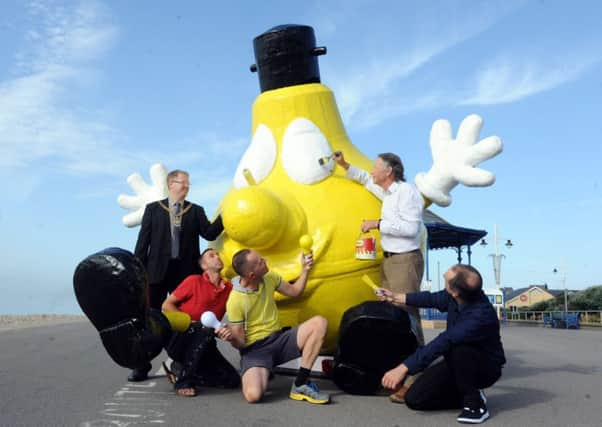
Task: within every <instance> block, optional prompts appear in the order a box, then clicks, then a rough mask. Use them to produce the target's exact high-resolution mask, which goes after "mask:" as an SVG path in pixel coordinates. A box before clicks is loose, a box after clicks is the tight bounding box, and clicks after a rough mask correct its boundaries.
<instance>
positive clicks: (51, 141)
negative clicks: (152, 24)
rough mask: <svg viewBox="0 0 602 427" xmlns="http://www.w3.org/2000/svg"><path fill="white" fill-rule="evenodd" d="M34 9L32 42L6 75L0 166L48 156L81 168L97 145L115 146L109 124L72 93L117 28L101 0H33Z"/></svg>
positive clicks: (0, 85)
mask: <svg viewBox="0 0 602 427" xmlns="http://www.w3.org/2000/svg"><path fill="white" fill-rule="evenodd" d="M29 11H30V15H31V16H30V18H31V21H33V22H35V23H36V27H35V28H31V29H27V30H25V32H24V35H23V36H24V38H25V41H26V47H25V48H24V49H22V50H21V51H19V52H17V53H16V54H15V58H16V62H15V69H14V71H13V74H15V75H16V76H15V77H13V78H10V79H7V80H4V81H1V82H0V148H1V149H2V154H3V156H2V157H1V158H0V167H3V168H5V169H19V168H24V167H31V166H32V165H34V164H35V163H36V162H38V161H41V160H44V161H59V162H60V163H66V167H67V168H69V169H72V170H78V169H80V168H81V167H82V165H84V164H86V163H87V162H88V163H92V162H93V161H94V159H95V158H97V154H98V153H97V152H98V151H99V148H107V149H108V150H109V151H113V150H111V143H110V141H111V140H112V139H113V138H114V136H115V135H114V131H113V130H112V129H111V128H110V126H108V125H106V124H104V123H101V122H95V121H91V120H89V119H86V118H82V117H80V116H79V114H78V112H77V111H76V109H75V108H74V107H72V106H69V105H68V102H67V101H68V100H67V94H68V93H69V91H70V90H72V88H73V87H74V86H76V85H77V84H79V83H80V82H81V81H83V80H85V78H86V77H87V76H88V75H89V74H90V71H89V68H90V66H91V65H92V63H93V61H95V60H97V59H99V58H100V57H101V56H102V55H103V54H104V53H105V52H106V51H107V49H109V48H110V47H111V46H112V45H113V43H114V41H115V39H116V37H117V34H118V31H117V29H116V28H115V27H114V26H112V25H110V24H107V23H105V16H106V14H105V12H104V10H103V8H102V6H101V5H100V4H99V3H96V2H81V3H79V4H78V5H77V6H76V7H75V8H74V9H73V10H69V11H66V10H64V9H61V8H60V7H50V6H49V5H47V4H46V3H42V2H32V3H30V5H29ZM105 164H106V163H105Z"/></svg>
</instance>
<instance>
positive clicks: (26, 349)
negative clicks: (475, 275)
mask: <svg viewBox="0 0 602 427" xmlns="http://www.w3.org/2000/svg"><path fill="white" fill-rule="evenodd" d="M425 332H426V333H427V334H426V335H427V339H430V338H432V337H433V336H434V335H435V333H436V332H437V331H432V330H427V331H425ZM502 335H503V342H504V345H505V348H506V355H507V359H508V365H507V367H506V368H505V369H504V374H503V377H502V379H501V380H500V382H499V383H498V384H496V386H494V387H493V388H492V389H490V390H489V391H488V392H487V395H488V398H489V408H490V412H491V415H492V417H491V419H490V420H488V421H487V422H486V423H485V424H484V425H486V426H490V427H493V426H590V427H598V426H600V425H602V410H601V408H602V398H601V396H602V362H601V360H602V356H601V355H602V331H590V330H579V331H574V330H552V329H544V328H542V327H526V326H505V327H504V328H503V330H502ZM0 347H1V348H2V351H1V352H0V392H1V393H2V396H3V398H2V399H1V400H0V425H2V426H5V425H6V426H39V425H44V426H59V425H72V426H122V427H124V426H127V427H133V426H157V425H165V426H172V425H174V426H175V425H178V426H211V427H226V426H227V427H231V426H241V427H242V426H244V427H248V426H253V427H264V426H265V427H267V426H287V427H293V426H358V427H360V426H362V427H363V426H391V427H393V426H455V425H459V424H457V423H456V421H455V416H456V415H457V412H458V411H441V412H435V413H419V412H414V411H411V410H409V409H407V408H406V407H405V406H404V405H394V404H392V403H390V402H389V401H388V399H387V398H386V397H384V396H369V397H364V396H351V395H347V394H345V393H342V392H340V391H339V390H337V389H336V387H335V386H334V385H333V384H332V383H331V382H329V381H326V380H320V381H319V383H320V385H321V387H322V388H324V389H325V390H328V391H330V392H331V393H332V394H333V403H332V404H331V405H327V406H315V405H309V404H307V403H302V402H295V401H291V400H289V399H288V398H287V394H288V389H289V387H290V382H291V378H289V377H282V376H277V377H276V379H275V380H274V381H272V382H271V383H270V390H271V391H270V393H269V394H268V396H267V397H266V399H265V401H264V402H263V403H261V404H257V405H249V404H247V403H245V402H244V401H243V399H242V396H241V394H240V391H238V390H236V391H229V390H217V389H213V390H212V389H207V390H204V391H203V392H202V393H201V395H199V396H198V397H196V398H181V397H176V396H175V395H174V394H173V392H172V390H171V387H170V386H169V385H168V383H167V381H166V379H165V377H164V376H162V375H160V373H157V375H156V376H155V377H153V378H151V379H149V380H148V381H146V382H143V383H140V384H130V383H127V381H126V376H127V370H125V369H123V368H120V367H118V366H117V365H115V364H114V363H113V362H112V361H111V360H110V359H109V357H108V355H107V354H106V353H105V352H104V349H103V348H102V345H101V344H100V340H99V338H98V335H97V333H96V331H95V330H94V329H93V328H92V326H91V325H90V324H89V323H88V322H76V323H70V324H64V325H53V326H46V327H36V328H28V329H20V330H12V331H1V332H0ZM224 350H225V351H227V357H229V358H231V359H232V360H233V361H235V362H236V360H237V359H238V358H237V354H236V352H234V351H232V350H231V348H229V347H228V346H226V347H224ZM158 361H159V359H157V360H156V361H155V362H154V363H153V371H158V370H159V366H160V364H159V363H158Z"/></svg>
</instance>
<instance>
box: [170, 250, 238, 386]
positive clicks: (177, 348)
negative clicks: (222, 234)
mask: <svg viewBox="0 0 602 427" xmlns="http://www.w3.org/2000/svg"><path fill="white" fill-rule="evenodd" d="M199 263H200V266H201V268H202V269H203V271H204V272H203V274H193V275H190V276H188V277H187V278H186V279H184V281H183V282H182V283H181V284H180V285H179V286H178V287H177V288H176V289H175V290H174V291H173V293H172V294H171V295H169V296H168V297H167V299H166V300H165V302H163V306H162V310H163V311H182V312H185V313H187V314H188V315H189V316H190V318H191V319H192V320H193V322H194V323H192V324H191V325H190V327H189V328H188V330H187V331H186V332H184V333H177V332H175V333H174V334H173V336H172V339H171V341H170V343H169V345H168V346H167V348H166V350H167V354H168V355H169V357H171V358H172V359H173V360H174V361H176V362H178V363H179V364H180V365H181V369H180V370H179V372H178V375H177V378H176V375H175V374H174V373H173V372H171V370H169V369H168V368H167V366H166V365H165V364H163V368H164V369H165V370H166V371H167V372H166V373H167V375H168V379H169V380H170V382H172V383H174V388H175V391H176V394H178V395H179V396H189V397H191V396H195V395H196V393H197V388H198V387H200V386H213V387H227V388H235V387H238V385H239V384H240V376H239V374H238V372H237V371H236V369H235V368H234V367H233V366H232V365H231V364H230V363H229V362H228V361H227V360H226V359H225V358H224V356H222V354H221V353H220V352H219V350H218V349H217V346H216V342H215V335H217V336H218V337H219V338H220V339H222V340H226V341H227V340H229V339H230V338H231V331H230V328H229V326H228V325H224V326H222V327H220V328H217V329H216V330H215V332H214V330H213V329H211V328H205V327H203V325H201V324H200V323H198V320H199V318H200V317H201V315H202V314H203V313H204V312H205V311H212V312H213V313H214V314H215V316H216V317H217V318H218V319H221V318H222V317H223V316H224V313H225V312H226V301H227V300H228V296H229V295H230V291H231V290H232V284H231V283H229V282H227V281H225V280H223V279H222V278H221V276H220V272H221V271H222V269H223V268H224V263H223V262H222V260H221V258H220V257H219V253H217V252H216V251H215V250H214V249H206V250H205V251H204V252H203V253H202V254H201V257H200V258H199ZM172 365H173V364H172Z"/></svg>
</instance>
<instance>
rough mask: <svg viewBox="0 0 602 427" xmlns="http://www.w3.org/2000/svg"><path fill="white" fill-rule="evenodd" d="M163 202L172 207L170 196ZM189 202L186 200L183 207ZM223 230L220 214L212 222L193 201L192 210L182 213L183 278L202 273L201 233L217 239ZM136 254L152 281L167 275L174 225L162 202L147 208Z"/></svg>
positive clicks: (158, 280) (180, 257) (157, 280)
mask: <svg viewBox="0 0 602 427" xmlns="http://www.w3.org/2000/svg"><path fill="white" fill-rule="evenodd" d="M162 202H163V204H164V205H165V206H169V204H168V201H167V199H165V200H162ZM190 204H191V203H190V202H188V201H186V200H185V201H184V204H183V205H182V210H185V209H186V208H187V207H188V206H189V205H190ZM223 229H224V226H223V225H222V217H221V216H218V217H217V218H216V220H215V221H214V222H213V223H211V222H209V220H208V219H207V216H206V215H205V210H204V209H203V208H202V207H201V206H198V205H195V204H194V203H192V207H191V208H190V210H189V211H188V212H186V213H185V214H184V215H183V216H182V225H181V231H180V252H179V254H180V256H179V259H180V260H181V263H180V264H181V268H182V269H183V270H182V272H181V273H182V275H183V277H186V276H187V275H190V274H194V273H197V272H199V266H198V259H199V256H200V248H199V236H202V237H203V238H204V239H205V240H215V239H216V238H217V236H219V235H220V233H221V232H222V231H223ZM134 253H135V255H136V256H137V257H138V258H139V259H140V260H141V261H142V263H143V264H144V266H145V267H146V270H147V273H148V281H149V283H150V284H154V283H159V282H161V281H162V280H163V279H164V278H165V273H166V271H167V265H168V264H169V260H170V258H171V225H170V222H169V212H167V211H166V210H165V209H163V208H162V207H161V205H159V202H153V203H149V204H148V205H146V208H145V209H144V216H143V217H142V225H141V226H140V232H139V234H138V241H137V242H136V249H135V250H134Z"/></svg>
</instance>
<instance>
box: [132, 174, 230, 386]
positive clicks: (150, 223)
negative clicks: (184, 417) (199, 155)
mask: <svg viewBox="0 0 602 427" xmlns="http://www.w3.org/2000/svg"><path fill="white" fill-rule="evenodd" d="M189 189H190V181H189V175H188V172H185V171H182V170H178V169H176V170H173V171H171V172H170V173H169V174H167V190H168V198H167V199H164V200H160V201H157V202H153V203H149V204H148V205H147V206H146V208H145V209H144V216H143V217H142V224H141V226H140V232H139V234H138V241H137V242H136V249H135V250H134V254H135V255H136V256H137V257H138V258H139V259H140V261H142V263H143V264H144V266H145V267H146V271H147V273H148V284H149V286H148V298H149V305H150V307H151V308H154V309H157V310H161V305H162V304H163V301H164V300H165V297H166V296H167V293H168V292H169V293H171V292H172V291H173V290H174V289H175V288H176V287H177V286H178V285H179V284H180V283H181V282H182V281H183V280H184V279H185V278H186V277H187V276H189V275H191V274H195V273H199V267H198V264H197V262H198V259H199V257H200V248H199V236H202V237H203V238H204V239H206V240H215V239H216V238H217V236H219V235H220V233H221V232H222V231H223V229H224V226H223V225H222V219H221V216H218V217H217V218H216V220H215V221H214V222H213V223H211V222H210V221H209V220H208V219H207V216H206V215H205V210H204V209H203V208H202V207H201V206H198V205H195V204H194V203H190V202H188V201H187V200H185V199H186V196H187V195H188V190H189ZM151 368H152V366H151V365H150V363H149V364H147V365H146V366H143V367H139V368H136V369H134V370H133V371H132V373H131V374H130V376H129V377H128V380H130V381H143V380H145V379H146V378H147V375H148V371H150V369H151Z"/></svg>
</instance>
